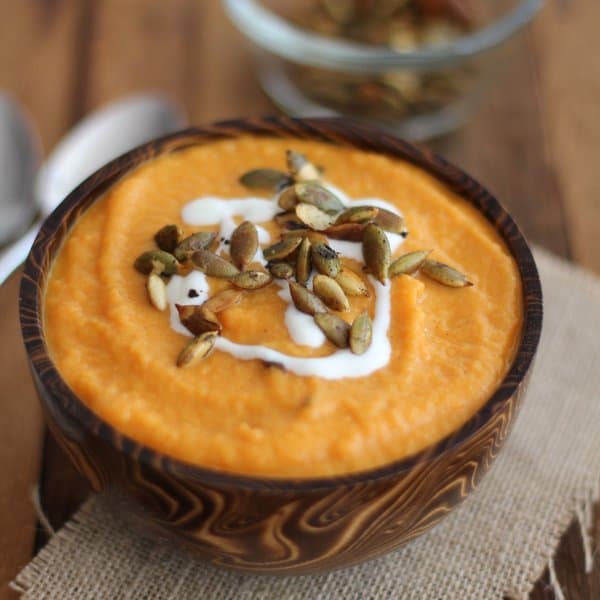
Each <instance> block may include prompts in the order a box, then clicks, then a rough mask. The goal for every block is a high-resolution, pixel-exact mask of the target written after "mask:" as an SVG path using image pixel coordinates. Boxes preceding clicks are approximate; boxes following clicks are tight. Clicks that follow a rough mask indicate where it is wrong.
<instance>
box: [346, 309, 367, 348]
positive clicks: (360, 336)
mask: <svg viewBox="0 0 600 600" xmlns="http://www.w3.org/2000/svg"><path fill="white" fill-rule="evenodd" d="M372 338H373V323H372V322H371V318H370V317H369V313H368V312H367V311H364V312H362V313H360V315H358V316H357V317H356V319H354V322H353V323H352V327H351V328H350V336H349V343H350V350H352V352H353V353H354V354H364V353H365V352H366V351H367V350H368V348H369V346H370V345H371V340H372Z"/></svg>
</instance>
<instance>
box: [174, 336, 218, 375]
mask: <svg viewBox="0 0 600 600" xmlns="http://www.w3.org/2000/svg"><path fill="white" fill-rule="evenodd" d="M217 337H218V336H217V334H216V333H215V332H213V331H206V332H204V333H202V334H200V335H199V336H197V337H195V338H193V339H192V340H190V341H189V342H188V343H187V344H186V345H185V347H184V348H183V350H182V351H181V352H180V354H179V356H178V357H177V363H176V364H177V366H178V367H185V366H186V365H189V364H191V363H192V362H193V361H196V360H201V359H204V358H206V357H207V356H208V355H209V354H210V353H211V352H212V350H213V348H214V347H215V342H216V341H217Z"/></svg>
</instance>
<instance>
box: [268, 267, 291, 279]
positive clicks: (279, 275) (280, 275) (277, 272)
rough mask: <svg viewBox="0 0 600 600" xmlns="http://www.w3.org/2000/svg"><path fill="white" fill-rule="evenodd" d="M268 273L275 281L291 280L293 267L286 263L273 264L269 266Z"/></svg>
mask: <svg viewBox="0 0 600 600" xmlns="http://www.w3.org/2000/svg"><path fill="white" fill-rule="evenodd" d="M269 273H271V275H272V276H273V277H275V279H291V278H292V277H293V276H294V267H292V265H290V264H288V263H273V264H271V265H269Z"/></svg>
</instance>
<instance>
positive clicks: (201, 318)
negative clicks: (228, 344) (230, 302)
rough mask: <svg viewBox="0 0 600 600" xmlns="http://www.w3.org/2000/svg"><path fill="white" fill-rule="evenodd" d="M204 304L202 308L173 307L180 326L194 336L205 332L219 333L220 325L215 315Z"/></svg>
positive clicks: (192, 306) (178, 305)
mask: <svg viewBox="0 0 600 600" xmlns="http://www.w3.org/2000/svg"><path fill="white" fill-rule="evenodd" d="M205 304H206V303H205ZM205 304H203V305H202V306H194V305H181V304H176V305H175V308H176V309H177V312H178V313H179V320H180V321H181V324H182V325H183V326H184V327H185V328H187V329H188V331H189V332H190V333H193V334H194V335H200V334H201V333H204V332H205V331H215V332H219V333H220V332H221V329H222V327H221V323H219V320H218V319H217V316H216V315H215V313H214V312H213V311H211V310H210V309H208V308H206V306H205Z"/></svg>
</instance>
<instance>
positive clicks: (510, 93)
mask: <svg viewBox="0 0 600 600" xmlns="http://www.w3.org/2000/svg"><path fill="white" fill-rule="evenodd" d="M2 8H3V17H2V19H1V20H0V88H2V89H5V90H9V91H11V92H12V93H13V94H14V95H15V96H16V98H18V99H19V100H20V101H21V102H22V103H23V104H24V105H25V106H26V107H27V109H28V110H29V112H30V115H31V116H32V117H33V118H34V119H35V121H36V123H37V125H38V127H39V128H40V132H41V139H42V142H43V145H44V147H45V148H46V149H47V150H48V149H51V148H52V147H53V145H54V144H55V143H56V142H57V141H58V139H59V138H60V137H61V136H62V135H63V134H64V133H65V132H66V131H67V129H68V128H69V127H70V126H71V125H72V124H73V123H74V122H76V121H77V120H78V119H79V118H80V117H81V116H82V115H83V114H84V113H86V112H87V111H88V110H90V109H92V108H94V107H96V106H98V105H99V104H102V103H104V102H106V101H108V100H111V99H113V98H117V97H119V96H121V95H123V94H126V93H128V92H134V91H139V90H148V89H153V90H160V91H163V92H165V93H167V94H168V95H170V96H172V97H173V98H174V99H176V100H178V101H179V102H180V103H181V104H182V105H183V106H184V107H185V109H186V110H187V111H188V114H189V115H190V119H191V121H192V122H194V123H201V122H206V121H210V120H215V119H219V118H228V117H233V116H250V115H258V114H264V113H269V112H274V108H273V106H272V105H271V104H270V103H269V101H268V99H267V98H266V97H265V96H264V95H263V94H262V92H261V91H260V89H259V88H258V86H257V83H256V80H255V78H254V76H253V74H252V70H251V65H250V58H249V56H248V53H247V51H246V50H245V47H244V45H243V41H242V39H241V37H240V35H239V34H238V33H237V32H236V31H235V30H234V29H233V27H232V26H231V25H230V24H229V23H228V22H227V20H226V18H225V17H224V15H223V12H222V9H221V7H220V5H219V4H218V2H217V1H216V0H170V1H169V2H164V0H88V1H84V0H54V1H52V2H51V1H50V0H45V1H42V0H6V1H5V2H4V3H3V5H2ZM598 23H600V4H599V3H598V2H597V0H560V1H559V0H553V1H552V0H549V2H548V5H547V7H546V8H545V9H544V11H543V13H542V14H541V15H540V16H539V18H538V20H537V21H536V23H535V25H534V26H533V27H532V28H530V29H529V30H528V31H527V32H526V33H525V34H523V35H522V36H521V37H520V38H519V39H518V40H517V41H516V42H515V44H514V47H513V50H512V59H511V60H510V62H509V67H508V72H507V73H506V78H505V81H504V85H498V86H497V88H496V89H495V90H494V91H493V94H492V95H491V97H490V99H489V101H488V102H487V104H486V105H485V106H484V107H483V108H482V109H481V110H480V111H479V112H478V113H477V114H476V115H475V116H474V117H473V119H472V121H471V122H470V123H469V125H468V126H466V127H465V128H464V129H462V130H461V131H460V132H459V133H457V134H456V135H453V136H450V137H448V138H447V139H444V140H440V141H437V142H436V143H435V146H436V149H438V150H439V151H441V152H443V153H444V154H446V155H447V157H448V158H449V159H450V160H452V161H454V162H456V163H458V164H459V165H461V166H463V167H464V168H465V169H467V170H468V171H470V172H471V173H472V174H473V175H475V176H476V177H477V178H478V179H480V180H481V181H483V182H485V183H486V184H487V185H488V186H489V187H490V188H491V189H492V190H493V191H495V193H496V194H497V196H498V197H499V198H500V199H501V200H502V201H503V202H504V203H505V204H506V205H507V207H508V208H509V209H510V210H511V211H512V213H513V214H514V216H515V217H516V218H517V221H518V222H519V223H520V224H521V225H522V227H523V229H524V230H525V232H526V233H527V234H528V235H529V237H530V238H531V240H532V241H534V242H537V243H539V244H542V245H544V246H546V247H547V248H549V249H550V250H552V251H554V252H556V253H557V254H560V255H563V256H566V257H569V258H571V259H572V260H574V261H577V262H579V263H581V264H583V265H585V266H586V267H588V268H590V269H592V270H595V271H596V272H600V176H599V175H598V166H597V161H598V151H599V150H600V118H599V113H598V106H599V104H600V60H598V55H599V53H600V42H599V41H598V40H599V38H598V36H597V28H598ZM17 287H18V281H17V277H14V278H13V279H12V280H11V281H10V282H9V283H8V284H7V285H6V286H4V287H3V288H2V289H1V290H0V331H1V332H2V338H1V339H2V343H1V344H0V390H2V401H1V403H0V440H1V441H2V443H1V444H0V465H1V466H2V470H3V472H4V477H2V479H1V480H0V531H1V532H2V535H0V597H11V593H10V592H9V591H8V590H7V588H6V582H8V581H9V580H10V579H11V578H12V577H13V576H14V574H15V573H16V571H17V570H18V569H19V568H20V567H22V566H23V565H25V564H26V563H27V561H28V560H29V559H30V558H31V556H32V553H33V552H34V548H35V547H36V544H37V546H39V545H40V544H41V543H43V541H44V535H42V534H41V533H40V530H39V526H38V525H37V524H36V523H37V521H36V518H35V514H34V509H33V503H32V489H33V488H34V486H35V484H36V482H38V481H40V482H41V498H42V504H43V506H44V509H45V510H46V512H47V514H48V516H49V519H50V521H51V523H52V525H53V526H54V527H58V526H60V525H61V524H62V523H63V522H64V521H65V520H66V519H67V518H68V516H69V515H70V514H72V512H73V510H74V509H75V508H76V507H77V506H78V505H79V503H80V502H81V501H82V499H83V498H84V497H85V495H86V493H87V489H86V487H85V484H84V483H83V482H82V480H81V478H80V477H79V476H78V475H77V474H76V473H75V472H74V470H73V469H72V468H71V467H70V466H69V464H68V463H67V462H66V460H65V459H64V457H63V456H62V454H61V453H60V451H59V450H58V449H57V447H56V446H55V445H54V443H53V442H52V440H51V439H45V438H44V430H43V424H42V419H41V416H40V413H39V409H38V406H37V403H36V400H35V398H34V394H33V389H32V386H31V384H30V381H29V375H28V372H27V367H26V364H25V358H24V353H23V351H22V348H21V341H20V336H19V332H18V327H17V320H16V319H17V316H16V315H17ZM44 439H45V444H44V443H43V442H44ZM43 447H44V451H43V452H42V448H43ZM593 533H594V537H595V542H596V547H597V548H598V547H600V509H599V510H596V514H595V519H594V532H593ZM557 571H558V577H559V580H560V582H561V584H562V586H563V588H564V590H565V592H566V594H567V597H568V598H590V599H592V598H595V599H598V598H600V553H598V552H597V553H596V560H595V565H594V571H593V573H592V574H591V575H589V576H588V575H585V574H584V570H583V552H582V548H581V540H580V534H579V529H578V526H576V525H575V524H573V525H572V527H571V528H570V529H569V531H568V532H567V533H566V534H565V536H564V537H563V540H562V542H561V546H560V549H559V552H558V557H557ZM547 581H548V574H547V573H546V574H544V575H543V576H542V578H541V579H540V581H539V582H538V585H537V586H536V588H535V591H534V593H533V595H532V597H534V598H552V597H553V594H552V593H551V591H550V590H549V589H548V588H547V585H546V582H547Z"/></svg>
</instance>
